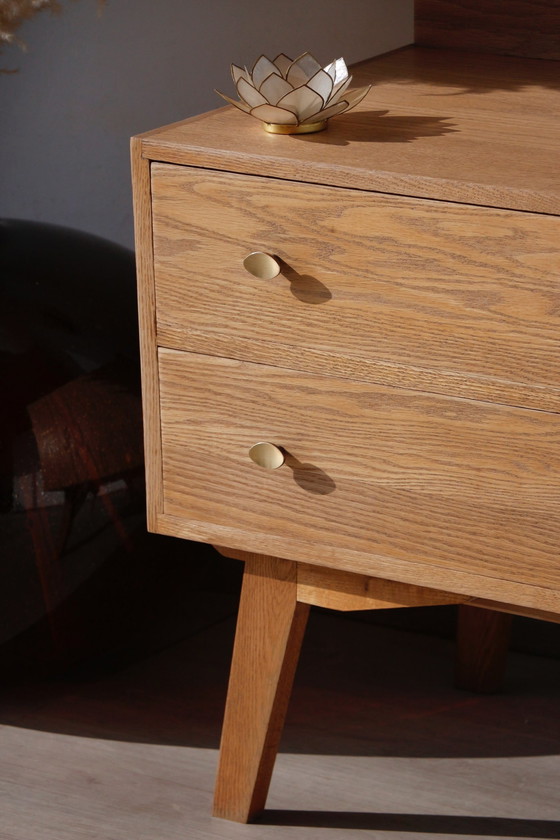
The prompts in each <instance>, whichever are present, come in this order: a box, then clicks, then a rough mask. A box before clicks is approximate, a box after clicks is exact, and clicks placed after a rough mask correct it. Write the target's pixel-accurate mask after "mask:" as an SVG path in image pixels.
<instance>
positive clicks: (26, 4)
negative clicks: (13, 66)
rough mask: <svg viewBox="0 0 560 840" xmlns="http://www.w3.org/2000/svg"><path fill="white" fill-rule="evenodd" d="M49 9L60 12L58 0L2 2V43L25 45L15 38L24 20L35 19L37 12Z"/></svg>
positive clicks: (10, 0)
mask: <svg viewBox="0 0 560 840" xmlns="http://www.w3.org/2000/svg"><path fill="white" fill-rule="evenodd" d="M45 9H48V10H50V11H51V12H58V11H60V3H59V2H58V0H2V2H1V3H0V43H1V42H3V43H5V44H14V43H16V44H19V45H20V47H23V46H24V45H23V43H22V42H21V41H19V40H18V39H17V38H16V36H15V31H16V29H17V28H18V26H19V25H20V24H21V23H23V21H24V20H28V19H29V18H31V17H33V15H35V14H36V13H37V12H42V11H43V10H45Z"/></svg>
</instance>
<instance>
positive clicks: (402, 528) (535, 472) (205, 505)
mask: <svg viewBox="0 0 560 840" xmlns="http://www.w3.org/2000/svg"><path fill="white" fill-rule="evenodd" d="M160 377H161V400H162V434H163V455H164V474H165V480H164V483H165V488H164V492H165V513H166V514H169V515H171V516H175V517H184V518H185V519H188V520H190V521H191V522H193V523H195V525H194V528H193V533H196V532H197V528H198V527H199V524H200V523H205V526H204V528H203V530H202V531H200V532H199V533H200V534H201V536H200V537H199V538H201V539H206V540H208V539H209V541H211V542H215V543H217V544H221V545H231V546H232V547H233V548H237V547H238V548H244V549H252V544H251V543H250V542H247V543H244V544H240V542H239V535H240V534H243V535H244V536H243V539H245V537H247V538H248V535H250V534H254V535H258V538H259V541H260V542H259V544H260V545H261V546H262V550H263V552H265V550H266V546H267V545H269V546H272V545H274V551H275V554H276V555H277V556H285V557H291V558H293V559H296V560H305V561H308V559H309V558H311V560H310V562H318V563H321V562H323V558H322V552H323V551H324V553H325V556H326V557H330V562H329V561H328V560H327V561H326V562H325V565H334V566H336V565H338V566H339V567H341V568H344V567H345V562H344V560H343V558H344V557H345V556H348V555H347V552H355V553H356V554H357V555H358V556H361V557H362V558H364V557H365V558H367V557H368V556H382V557H386V558H394V560H396V561H398V560H402V561H405V562H408V563H411V564H412V566H413V568H415V569H416V570H417V571H419V570H420V568H421V567H422V565H423V564H427V565H428V566H429V567H430V568H431V574H432V577H431V580H426V579H423V580H421V581H420V580H417V581H414V580H412V581H410V582H416V583H418V584H420V585H427V586H433V587H434V588H444V589H448V590H450V591H461V590H457V589H456V588H455V586H446V585H445V584H444V583H441V581H440V578H439V574H440V572H443V571H445V570H449V571H453V570H457V571H464V572H467V573H470V574H475V575H478V576H480V577H481V578H482V579H484V578H490V579H492V580H496V579H497V580H499V581H500V582H501V587H502V590H501V591H502V593H503V592H505V591H508V582H510V581H511V582H512V583H514V584H515V583H517V584H523V585H525V586H527V587H531V586H540V587H545V588H547V589H550V590H552V591H553V592H556V593H557V594H558V592H559V590H560V567H559V565H558V553H557V547H558V542H559V538H560V533H559V528H560V521H559V518H558V509H559V506H558V503H559V495H560V482H559V479H558V475H559V474H560V472H559V467H560V464H559V463H558V458H559V455H558V452H559V449H558V443H559V434H560V417H559V416H558V415H555V414H547V413H544V412H533V411H527V410H523V409H514V408H508V407H502V406H492V405H488V404H484V403H475V402H473V401H466V400H455V399H451V398H436V397H433V396H431V395H423V394H419V393H413V392H407V391H405V390H404V389H391V388H383V387H381V386H372V385H368V384H364V383H359V382H350V381H344V380H337V379H335V378H333V377H318V376H311V375H307V374H304V373H297V372H293V371H289V370H283V369H281V368H270V367H266V366H263V365H253V364H246V363H240V362H235V361H231V360H225V359H216V358H212V357H204V356H199V355H195V354H187V353H182V352H177V351H171V350H160ZM258 440H270V441H271V442H272V443H275V444H277V445H279V446H282V447H284V448H285V450H286V451H287V453H288V455H287V458H286V466H285V467H283V468H282V469H280V470H277V471H274V472H272V473H270V472H268V471H266V470H263V469H261V468H259V467H257V466H256V465H254V464H253V463H252V462H251V461H250V459H249V458H248V455H247V453H248V450H249V448H250V447H251V445H252V444H253V443H255V442H256V441H258ZM228 530H230V531H235V530H237V532H238V537H237V541H236V540H233V541H232V540H231V539H230V538H229V537H230V536H231V533H230V534H229V536H228ZM195 538H196V537H195ZM294 545H298V548H299V551H298V553H296V554H293V553H292V549H293V547H294ZM267 553H272V552H271V551H270V549H269V550H268V552H267ZM302 555H305V556H302ZM352 562H353V561H352ZM350 570H353V571H358V572H364V573H368V572H369V573H370V574H375V570H374V569H371V567H370V569H362V568H355V567H354V568H352V567H350ZM378 576H380V577H388V578H392V579H393V578H394V579H400V578H399V575H396V576H394V575H393V574H390V573H386V574H384V573H381V574H379V575H378ZM401 579H402V578H401ZM409 580H410V578H409ZM468 594H471V595H473V596H479V597H495V598H496V600H509V597H505V596H504V595H503V594H502V595H500V594H497V595H494V596H489V595H488V589H486V590H484V587H481V588H480V589H479V590H476V589H475V590H474V591H473V590H472V589H471V590H470V592H469V593H468ZM509 595H511V596H512V603H516V602H518V600H517V599H518V597H519V593H516V592H514V591H513V590H512V591H508V596H509ZM520 603H527V602H526V601H524V600H521V601H520ZM527 605H529V606H539V604H535V603H534V602H532V603H531V602H529V603H527ZM540 608H542V609H547V606H546V605H545V604H544V603H542V604H540ZM551 611H554V607H552V608H551Z"/></svg>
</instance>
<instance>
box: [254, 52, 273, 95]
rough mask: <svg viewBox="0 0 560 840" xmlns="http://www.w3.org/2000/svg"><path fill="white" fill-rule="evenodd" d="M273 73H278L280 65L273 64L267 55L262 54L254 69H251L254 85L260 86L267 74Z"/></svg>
mask: <svg viewBox="0 0 560 840" xmlns="http://www.w3.org/2000/svg"><path fill="white" fill-rule="evenodd" d="M271 73H278V67H276V65H275V64H273V63H272V61H271V60H270V59H269V58H267V57H266V55H261V57H260V58H258V59H257V60H256V61H255V64H254V65H253V69H252V70H251V79H252V82H253V86H254V87H256V88H259V87H260V86H261V85H262V83H263V82H264V80H265V79H266V78H267V76H270V74H271ZM278 75H279V74H278Z"/></svg>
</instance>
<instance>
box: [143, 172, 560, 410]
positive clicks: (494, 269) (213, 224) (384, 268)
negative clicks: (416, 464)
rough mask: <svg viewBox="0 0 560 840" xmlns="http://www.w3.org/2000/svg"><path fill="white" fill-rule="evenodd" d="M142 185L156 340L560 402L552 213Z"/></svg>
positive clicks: (557, 252) (281, 187) (274, 188)
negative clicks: (267, 260) (255, 261)
mask: <svg viewBox="0 0 560 840" xmlns="http://www.w3.org/2000/svg"><path fill="white" fill-rule="evenodd" d="M152 191H153V214H154V216H153V225H154V260H155V279H156V300H157V326H158V340H159V342H160V344H164V345H167V346H171V347H179V348H184V349H191V350H200V351H202V352H206V353H216V354H220V355H223V354H226V355H230V356H233V357H236V358H240V359H250V360H254V361H262V362H268V363H272V364H280V363H281V364H282V365H284V366H295V367H297V368H298V369H303V370H316V371H319V372H330V373H338V374H344V375H349V376H353V377H358V378H363V379H368V380H371V381H379V382H386V383H389V384H400V385H405V386H407V387H413V388H414V387H416V388H422V389H425V390H435V391H439V392H443V393H449V394H459V395H463V396H473V397H478V398H486V399H492V400H495V401H500V402H508V403H513V404H519V405H527V406H529V407H540V408H548V409H551V410H557V409H559V408H560V388H559V385H560V376H559V360H560V353H559V352H558V351H559V349H560V346H559V344H560V315H559V313H560V290H559V280H560V220H559V219H558V218H557V217H555V216H544V215H536V214H531V213H522V212H517V211H505V210H495V209H490V208H479V207H474V206H469V205H459V204H451V203H446V202H436V201H426V200H417V199H410V198H402V197H398V196H387V195H381V194H378V193H370V192H364V191H361V190H350V189H348V190H346V189H340V188H336V187H321V186H317V185H310V184H300V183H297V182H292V181H289V182H288V181H281V180H276V179H268V178H261V177H256V176H243V175H233V174H230V173H221V172H214V171H206V170H197V169H190V168H187V167H181V166H175V165H169V164H153V165H152ZM255 250H262V251H265V252H268V253H271V254H274V255H276V256H278V257H280V258H281V260H282V261H283V263H282V265H283V271H282V273H281V274H280V275H279V276H277V277H275V278H274V279H273V280H266V281H265V280H259V279H257V278H256V277H253V276H252V275H251V274H249V273H248V272H247V271H246V270H245V269H244V267H243V259H244V257H245V256H246V255H247V254H248V253H250V252H251V251H255Z"/></svg>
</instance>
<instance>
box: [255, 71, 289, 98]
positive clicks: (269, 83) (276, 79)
mask: <svg viewBox="0 0 560 840" xmlns="http://www.w3.org/2000/svg"><path fill="white" fill-rule="evenodd" d="M291 90H292V86H291V84H289V82H287V81H286V79H283V78H282V76H279V75H278V74H277V73H271V74H270V76H268V77H267V78H266V79H265V80H264V82H263V83H262V85H261V86H260V88H259V91H260V93H262V95H263V96H264V97H265V98H266V100H267V102H270V103H271V105H276V103H277V102H278V100H279V99H281V98H282V97H283V96H286V94H287V93H290V91H291Z"/></svg>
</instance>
